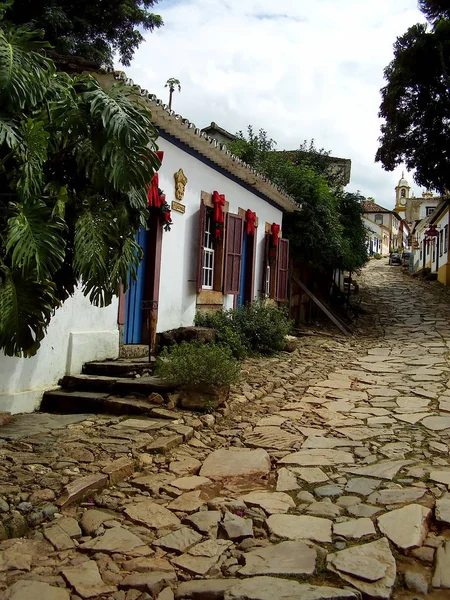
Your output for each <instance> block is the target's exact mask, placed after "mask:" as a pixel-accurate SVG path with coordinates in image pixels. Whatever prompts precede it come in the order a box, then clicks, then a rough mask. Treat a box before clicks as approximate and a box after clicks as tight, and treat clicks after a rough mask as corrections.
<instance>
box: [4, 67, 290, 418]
mask: <svg viewBox="0 0 450 600" xmlns="http://www.w3.org/2000/svg"><path fill="white" fill-rule="evenodd" d="M98 77H99V79H101V78H103V77H105V78H109V79H110V80H111V81H113V79H112V78H111V76H107V75H98ZM140 96H141V98H142V99H143V100H144V101H145V102H147V103H148V105H149V108H150V109H151V111H152V117H153V122H154V124H155V126H156V127H157V129H158V131H159V138H158V140H157V144H158V146H159V149H160V152H161V155H160V156H161V157H162V164H161V168H160V170H159V172H158V174H157V177H155V178H154V180H153V181H152V182H149V192H148V195H149V205H150V217H149V221H148V226H147V228H146V229H142V230H141V231H140V232H139V234H138V236H137V240H138V242H139V244H140V245H141V247H142V249H143V254H144V258H143V260H142V261H141V263H140V266H139V269H138V276H137V279H136V281H130V288H129V290H128V291H127V292H126V293H122V294H121V296H120V298H117V299H115V300H114V301H113V302H112V303H111V305H110V306H108V307H106V308H103V309H100V308H96V307H93V306H92V305H91V304H90V303H89V301H88V300H87V299H86V298H85V297H84V296H83V294H82V293H81V291H80V290H77V291H76V292H75V294H74V296H73V297H71V298H69V299H68V300H67V301H66V302H65V303H64V304H63V305H62V306H61V307H60V308H59V309H58V310H57V311H56V314H55V316H54V318H53V319H52V321H51V323H50V326H49V329H48V333H47V335H46V337H45V339H44V340H43V342H42V346H41V348H40V349H39V351H38V353H37V354H36V355H35V356H34V357H32V358H28V359H23V358H16V357H7V356H4V355H3V354H1V353H0V411H9V412H12V413H18V412H31V411H33V410H36V409H37V408H38V407H39V403H40V400H41V398H42V394H43V392H44V391H46V390H48V389H51V388H53V387H56V386H57V384H58V380H59V379H60V378H61V377H62V376H63V375H65V374H77V373H80V372H81V369H82V365H83V363H85V362H88V361H92V360H103V359H113V358H117V357H118V356H119V354H122V355H125V356H126V355H134V356H136V355H145V354H146V353H147V352H148V346H149V344H151V345H154V337H155V334H156V333H157V332H162V331H166V330H169V329H174V328H178V327H182V326H189V325H192V324H193V322H194V318H195V314H196V311H197V310H218V309H221V308H225V309H227V308H231V307H233V306H237V305H239V304H244V303H247V302H250V301H251V300H253V299H256V298H261V299H263V298H272V299H273V300H275V301H280V302H282V301H285V300H286V299H287V294H288V264H289V261H288V259H289V245H288V242H287V240H285V239H283V235H282V216H283V210H284V211H294V210H295V209H296V205H295V203H294V202H293V201H292V200H291V199H290V198H289V197H288V196H286V195H285V194H284V193H283V192H282V191H281V190H280V189H278V188H277V187H276V186H274V185H273V184H272V183H271V182H270V181H269V180H267V179H266V178H265V177H264V176H262V175H260V174H259V173H257V172H256V171H255V170H254V169H252V168H251V167H249V166H248V165H246V164H245V163H243V162H242V161H241V160H240V159H238V158H237V157H235V156H233V155H231V154H230V152H229V151H228V150H227V149H226V148H225V147H224V146H222V145H221V144H220V143H219V142H217V141H216V140H214V139H212V138H210V137H209V136H208V135H207V134H206V133H204V132H201V131H200V130H199V129H198V128H196V127H195V125H194V124H192V123H191V122H189V121H188V120H187V119H183V118H182V117H180V116H179V115H177V114H175V113H174V112H173V111H170V110H169V109H168V107H167V106H166V105H164V104H163V103H162V102H161V101H160V100H158V99H157V98H156V97H155V96H152V95H150V94H148V93H147V92H146V91H145V90H140ZM167 207H168V208H169V209H170V212H169V210H167ZM169 227H170V231H166V230H165V229H168V228H169ZM127 351H128V352H127Z"/></svg>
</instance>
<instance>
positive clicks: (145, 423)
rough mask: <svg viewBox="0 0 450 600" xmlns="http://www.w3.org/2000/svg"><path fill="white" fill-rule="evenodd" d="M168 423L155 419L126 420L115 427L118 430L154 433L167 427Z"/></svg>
mask: <svg viewBox="0 0 450 600" xmlns="http://www.w3.org/2000/svg"><path fill="white" fill-rule="evenodd" d="M166 425H167V422H166V421H163V420H159V421H157V420H153V419H125V420H124V421H120V422H119V423H116V425H113V427H115V428H117V429H137V430H138V431H152V430H156V429H162V428H163V427H166Z"/></svg>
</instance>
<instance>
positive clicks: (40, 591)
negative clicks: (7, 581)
mask: <svg viewBox="0 0 450 600" xmlns="http://www.w3.org/2000/svg"><path fill="white" fill-rule="evenodd" d="M1 598H2V600H70V593H69V591H68V590H65V589H64V588H60V587H55V586H53V585H49V584H48V583H44V582H42V581H32V580H19V581H16V582H15V583H14V584H13V585H11V586H10V587H8V589H7V590H6V591H5V592H4V593H3V594H2V596H1Z"/></svg>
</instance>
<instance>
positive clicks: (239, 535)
mask: <svg viewBox="0 0 450 600" xmlns="http://www.w3.org/2000/svg"><path fill="white" fill-rule="evenodd" d="M221 527H222V529H223V530H224V531H225V533H226V535H227V537H228V539H230V540H243V539H244V538H248V537H253V521H252V520H251V519H244V518H243V517H240V516H239V515H235V514H233V513H229V512H227V513H225V515H224V518H223V521H222V523H221Z"/></svg>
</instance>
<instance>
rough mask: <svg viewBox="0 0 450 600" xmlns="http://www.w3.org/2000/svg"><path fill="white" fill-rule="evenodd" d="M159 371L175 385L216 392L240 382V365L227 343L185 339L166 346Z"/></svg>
mask: <svg viewBox="0 0 450 600" xmlns="http://www.w3.org/2000/svg"><path fill="white" fill-rule="evenodd" d="M156 372H157V374H158V376H159V377H162V378H163V379H166V380H168V381H170V382H171V383H173V384H174V385H179V386H186V387H189V388H197V389H200V390H211V391H215V390H216V389H217V388H227V387H229V386H230V385H232V384H233V383H236V381H237V380H238V379H239V374H240V365H239V362H238V361H237V360H236V359H235V358H233V355H232V353H231V350H230V349H229V348H227V347H226V346H223V345H218V344H203V343H201V342H192V343H190V344H188V343H186V342H183V343H182V344H179V345H175V346H172V347H171V348H170V349H168V348H164V351H163V352H162V354H161V356H160V357H159V359H158V361H157V368H156Z"/></svg>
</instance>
